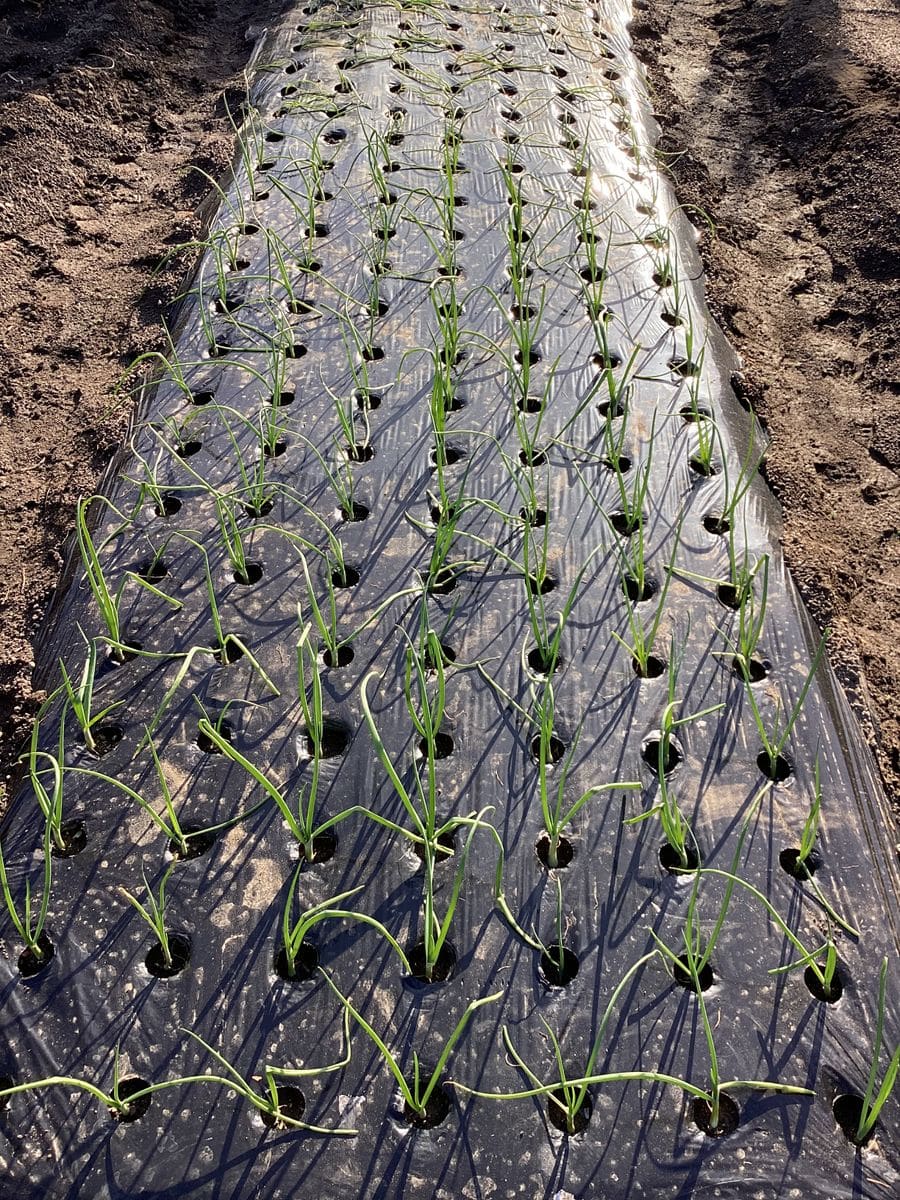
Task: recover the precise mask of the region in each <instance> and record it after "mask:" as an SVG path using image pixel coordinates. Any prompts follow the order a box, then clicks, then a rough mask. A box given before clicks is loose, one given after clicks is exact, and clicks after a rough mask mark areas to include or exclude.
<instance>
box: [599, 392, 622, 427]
mask: <svg viewBox="0 0 900 1200" xmlns="http://www.w3.org/2000/svg"><path fill="white" fill-rule="evenodd" d="M597 412H598V413H599V414H600V416H601V417H608V418H609V419H610V420H611V421H614V420H615V419H616V417H623V416H624V415H625V406H624V405H623V404H622V402H621V400H619V399H618V397H617V398H616V399H615V400H601V401H600V403H599V404H598V405H597Z"/></svg>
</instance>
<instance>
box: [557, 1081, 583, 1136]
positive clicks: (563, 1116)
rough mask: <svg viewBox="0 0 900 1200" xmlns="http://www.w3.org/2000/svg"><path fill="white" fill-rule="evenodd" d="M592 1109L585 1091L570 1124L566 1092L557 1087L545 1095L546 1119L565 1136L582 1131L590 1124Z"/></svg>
mask: <svg viewBox="0 0 900 1200" xmlns="http://www.w3.org/2000/svg"><path fill="white" fill-rule="evenodd" d="M557 1100H558V1101H559V1103H558V1104H557V1103H556V1101H557ZM560 1106H562V1107H560ZM593 1111H594V1105H593V1103H592V1102H591V1098H590V1095H588V1094H587V1093H585V1097H584V1099H583V1100H582V1102H581V1107H580V1108H579V1109H578V1111H577V1112H576V1113H573V1115H572V1123H571V1126H570V1125H569V1114H568V1109H567V1107H566V1094H565V1092H564V1091H563V1089H562V1088H557V1090H556V1091H555V1092H551V1093H550V1095H549V1096H548V1097H547V1120H548V1121H549V1122H550V1124H551V1125H552V1126H553V1128H554V1129H558V1130H559V1132H560V1133H564V1134H565V1135H566V1136H567V1137H571V1136H572V1135H573V1134H576V1133H583V1132H584V1131H585V1129H587V1127H588V1125H589V1124H590V1121H591V1114H592V1113H593Z"/></svg>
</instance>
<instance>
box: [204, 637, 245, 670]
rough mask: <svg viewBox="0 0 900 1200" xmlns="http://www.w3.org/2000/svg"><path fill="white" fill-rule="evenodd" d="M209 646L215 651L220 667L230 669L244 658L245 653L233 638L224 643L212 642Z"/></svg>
mask: <svg viewBox="0 0 900 1200" xmlns="http://www.w3.org/2000/svg"><path fill="white" fill-rule="evenodd" d="M209 645H210V649H211V650H214V651H215V659H216V662H217V663H219V664H220V666H223V667H230V666H231V665H232V664H233V663H236V662H240V660H241V659H242V658H243V657H244V651H243V650H242V649H241V647H240V646H239V645H238V644H237V642H236V641H235V640H234V639H233V638H226V639H225V641H224V642H210V644H209Z"/></svg>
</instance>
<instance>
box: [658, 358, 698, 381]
mask: <svg viewBox="0 0 900 1200" xmlns="http://www.w3.org/2000/svg"><path fill="white" fill-rule="evenodd" d="M666 366H667V367H668V368H669V370H670V371H672V372H673V373H674V374H675V375H680V376H681V378H682V379H691V378H692V377H693V376H695V375H699V374H700V367H699V365H698V364H697V363H695V362H693V361H692V360H691V359H690V358H679V357H678V356H677V355H676V356H675V357H674V358H670V359H669V360H668V362H667V363H666Z"/></svg>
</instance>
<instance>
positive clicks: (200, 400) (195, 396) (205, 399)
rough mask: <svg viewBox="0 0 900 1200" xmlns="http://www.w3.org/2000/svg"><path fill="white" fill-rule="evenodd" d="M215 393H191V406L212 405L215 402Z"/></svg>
mask: <svg viewBox="0 0 900 1200" xmlns="http://www.w3.org/2000/svg"><path fill="white" fill-rule="evenodd" d="M215 398H216V395H215V392H191V404H196V405H198V406H199V405H202V404H212V402H213V401H214V400H215Z"/></svg>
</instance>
